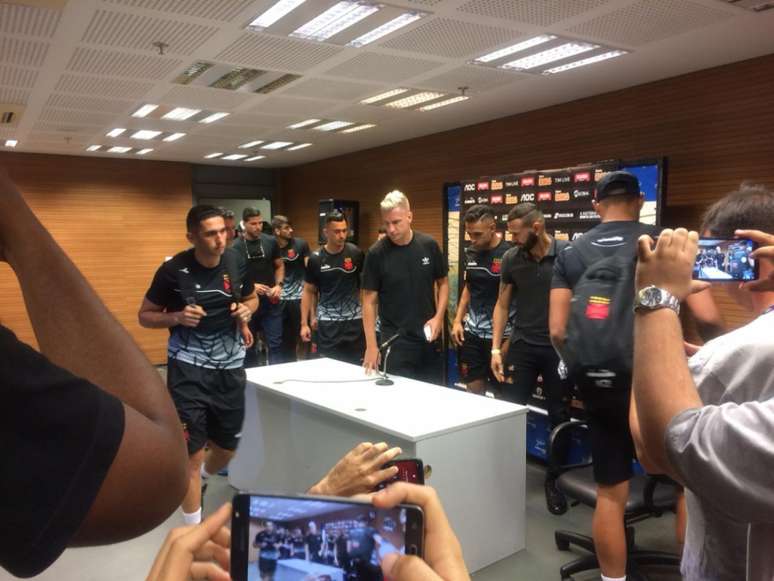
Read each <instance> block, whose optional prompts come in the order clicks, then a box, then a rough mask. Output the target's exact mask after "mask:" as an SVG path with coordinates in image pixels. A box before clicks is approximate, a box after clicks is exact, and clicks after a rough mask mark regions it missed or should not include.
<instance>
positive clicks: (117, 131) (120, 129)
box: [107, 127, 126, 137]
mask: <svg viewBox="0 0 774 581" xmlns="http://www.w3.org/2000/svg"><path fill="white" fill-rule="evenodd" d="M124 131H126V129H124V128H123V127H116V128H115V129H112V130H110V131H108V133H107V136H108V137H118V136H119V135H121V134H122V133H123V132H124Z"/></svg>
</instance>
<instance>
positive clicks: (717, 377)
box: [666, 312, 774, 581]
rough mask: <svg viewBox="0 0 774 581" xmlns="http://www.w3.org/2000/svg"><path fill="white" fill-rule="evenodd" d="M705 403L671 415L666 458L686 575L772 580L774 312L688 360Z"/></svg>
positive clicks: (695, 579) (692, 580) (722, 580)
mask: <svg viewBox="0 0 774 581" xmlns="http://www.w3.org/2000/svg"><path fill="white" fill-rule="evenodd" d="M688 365H689V368H690V370H691V373H692V374H693V378H694V382H695V383H696V386H697V388H698V391H699V395H700V396H701V399H702V401H703V402H704V404H705V407H702V408H701V409H692V410H686V411H684V412H682V413H681V414H679V415H678V416H676V417H675V418H673V420H672V422H671V423H670V425H669V428H668V430H667V434H666V449H667V452H668V454H669V457H670V460H671V462H672V465H673V466H674V467H675V468H676V469H677V470H678V472H679V473H680V475H681V476H682V478H683V481H684V482H685V483H686V485H687V486H688V488H689V490H688V491H687V495H686V498H687V501H688V528H687V531H686V539H685V550H684V552H683V561H682V574H683V578H684V579H685V580H687V581H699V580H701V581H740V580H744V579H747V580H748V581H764V580H765V581H771V580H773V579H774V312H769V313H767V314H765V315H762V316H760V317H758V318H757V319H755V320H754V321H752V322H751V323H749V324H748V325H745V326H744V327H742V328H740V329H737V330H736V331H732V332H731V333H728V334H726V335H723V336H722V337H718V338H717V339H715V340H713V341H710V342H709V343H707V344H706V345H705V346H704V347H703V348H702V349H701V350H700V351H699V352H698V353H696V354H695V355H694V356H693V357H692V358H691V359H690V361H689V363H688Z"/></svg>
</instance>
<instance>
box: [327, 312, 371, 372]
mask: <svg viewBox="0 0 774 581" xmlns="http://www.w3.org/2000/svg"><path fill="white" fill-rule="evenodd" d="M317 352H318V353H319V354H320V357H330V358H331V359H338V360H339V361H345V362H347V363H354V364H355V365H360V363H361V362H362V361H363V353H364V352H365V335H364V334H363V321H362V319H353V320H351V321H318V323H317Z"/></svg>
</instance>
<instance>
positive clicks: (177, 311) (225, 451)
mask: <svg viewBox="0 0 774 581" xmlns="http://www.w3.org/2000/svg"><path fill="white" fill-rule="evenodd" d="M186 227H187V229H188V233H187V237H188V240H189V241H190V242H191V244H193V248H190V249H189V250H185V251H183V252H180V253H178V254H177V255H175V256H174V257H173V258H172V259H171V260H169V261H167V262H165V263H164V264H162V265H161V266H160V267H159V269H158V270H157V271H156V274H155V276H154V277H153V282H152V283H151V286H150V288H149V289H148V292H147V293H146V295H145V299H144V300H143V303H142V306H141V307H140V312H139V320H140V324H141V325H142V326H143V327H147V328H151V329H164V328H167V329H169V330H170V334H169V341H168V343H167V356H168V366H167V386H168V388H169V391H170V393H171V394H172V399H173V401H174V402H175V407H176V408H177V413H178V415H179V416H180V421H181V422H182V424H183V430H184V433H185V437H186V440H187V443H188V455H189V474H190V481H189V486H188V492H187V493H186V496H185V498H184V499H183V518H184V520H185V522H186V524H196V523H198V522H200V521H201V477H202V476H204V477H205V478H207V477H208V476H209V475H211V474H215V473H216V472H217V471H218V470H220V469H222V468H224V467H225V466H226V464H228V461H229V460H230V459H231V457H232V456H233V455H234V451H235V450H236V447H237V442H238V434H239V432H240V431H241V430H242V420H243V419H244V388H245V370H244V367H243V362H244V357H245V346H244V342H243V339H242V334H241V329H242V326H243V325H245V324H246V323H247V322H248V321H249V320H250V318H251V316H252V314H253V312H255V310H256V308H257V307H258V300H257V298H256V296H255V291H254V288H253V282H252V280H251V279H250V278H249V276H248V274H247V266H246V263H245V261H244V260H243V259H242V257H241V256H240V255H239V253H237V252H235V251H234V250H233V249H228V248H226V240H227V234H226V225H225V223H224V221H223V214H222V212H221V210H219V209H218V208H215V207H214V206H205V205H200V206H194V207H193V208H191V210H190V211H189V212H188V216H187V217H186ZM208 442H209V452H208V453H207V456H206V461H205V453H204V446H205V444H207V443H208Z"/></svg>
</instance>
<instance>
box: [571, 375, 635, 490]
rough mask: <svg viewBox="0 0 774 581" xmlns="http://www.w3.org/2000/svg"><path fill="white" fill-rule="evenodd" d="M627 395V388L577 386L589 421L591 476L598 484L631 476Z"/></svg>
mask: <svg viewBox="0 0 774 581" xmlns="http://www.w3.org/2000/svg"><path fill="white" fill-rule="evenodd" d="M630 395H631V392H630V390H629V389H624V388H611V389H601V388H598V387H592V388H588V387H587V388H581V397H582V398H583V407H584V408H585V410H586V416H587V418H588V421H589V432H590V433H589V436H590V438H591V456H592V461H593V464H594V480H595V481H596V482H597V483H598V484H607V485H613V484H619V483H621V482H625V481H627V480H630V479H631V477H632V474H633V472H632V460H634V458H635V456H636V455H635V451H634V441H633V440H632V433H631V430H630V429H629V401H630V400H629V398H630Z"/></svg>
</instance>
